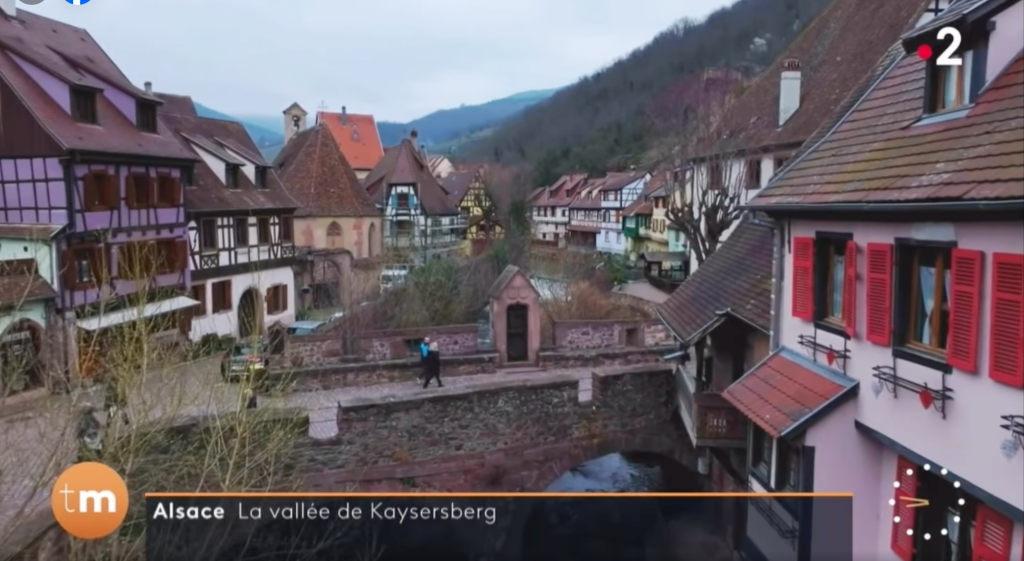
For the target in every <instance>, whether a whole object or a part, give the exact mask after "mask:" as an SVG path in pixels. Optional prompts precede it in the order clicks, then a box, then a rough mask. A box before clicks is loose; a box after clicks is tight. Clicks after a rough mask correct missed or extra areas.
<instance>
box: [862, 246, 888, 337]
mask: <svg viewBox="0 0 1024 561" xmlns="http://www.w3.org/2000/svg"><path fill="white" fill-rule="evenodd" d="M864 261H865V277H864V278H865V282H864V285H865V290H864V292H865V294H864V296H865V311H866V313H867V322H866V323H867V326H866V328H865V331H866V333H865V336H866V338H867V340H868V341H870V342H872V343H874V344H876V345H881V346H883V347H888V346H889V344H890V340H891V339H892V244H885V243H869V244H868V245H867V248H866V250H865V259H864Z"/></svg>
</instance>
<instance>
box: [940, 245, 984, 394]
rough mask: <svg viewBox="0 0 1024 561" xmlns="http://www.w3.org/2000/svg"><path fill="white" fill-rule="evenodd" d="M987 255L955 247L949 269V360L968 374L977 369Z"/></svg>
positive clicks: (975, 371) (947, 355) (947, 349)
mask: <svg viewBox="0 0 1024 561" xmlns="http://www.w3.org/2000/svg"><path fill="white" fill-rule="evenodd" d="M984 263H985V255H984V254H983V253H982V252H980V251H978V250H975V249H954V250H953V252H952V259H951V263H950V271H949V289H948V290H949V334H948V335H947V337H946V362H948V363H949V365H950V366H952V367H953V368H956V369H957V370H961V371H963V372H966V373H968V374H977V372H978V328H979V327H980V326H981V325H980V323H979V321H978V314H979V313H980V312H981V307H980V305H981V269H982V266H983V265H984Z"/></svg>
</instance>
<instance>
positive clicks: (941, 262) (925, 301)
mask: <svg viewBox="0 0 1024 561" xmlns="http://www.w3.org/2000/svg"><path fill="white" fill-rule="evenodd" d="M897 259H898V267H899V271H900V273H901V274H900V279H901V285H902V286H900V291H899V293H898V294H897V298H896V303H897V306H898V312H897V313H899V315H900V316H899V319H900V320H902V325H903V330H902V333H901V335H902V338H901V342H902V343H903V344H905V345H907V346H908V347H911V348H914V349H917V350H921V351H926V352H930V353H936V354H944V353H945V351H946V336H947V334H948V332H949V281H950V278H949V273H950V249H949V248H940V247H928V246H912V245H901V246H899V247H898V248H897Z"/></svg>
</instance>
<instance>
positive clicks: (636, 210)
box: [622, 197, 654, 216]
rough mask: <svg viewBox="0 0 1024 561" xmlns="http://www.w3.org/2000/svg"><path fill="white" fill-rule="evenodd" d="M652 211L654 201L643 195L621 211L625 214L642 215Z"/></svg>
mask: <svg viewBox="0 0 1024 561" xmlns="http://www.w3.org/2000/svg"><path fill="white" fill-rule="evenodd" d="M652 212H654V203H652V202H651V201H650V200H648V199H646V198H644V197H637V199H636V200H635V201H633V202H632V203H629V206H627V207H626V208H625V210H623V211H622V214H623V215H625V216H642V215H644V214H651V213H652Z"/></svg>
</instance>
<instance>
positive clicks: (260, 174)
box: [256, 166, 267, 189]
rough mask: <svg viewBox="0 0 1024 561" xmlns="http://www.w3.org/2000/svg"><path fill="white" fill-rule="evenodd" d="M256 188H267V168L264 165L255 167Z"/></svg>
mask: <svg viewBox="0 0 1024 561" xmlns="http://www.w3.org/2000/svg"><path fill="white" fill-rule="evenodd" d="M256 188H257V189H266V188H267V168H265V167H262V166H260V167H257V168H256Z"/></svg>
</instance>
